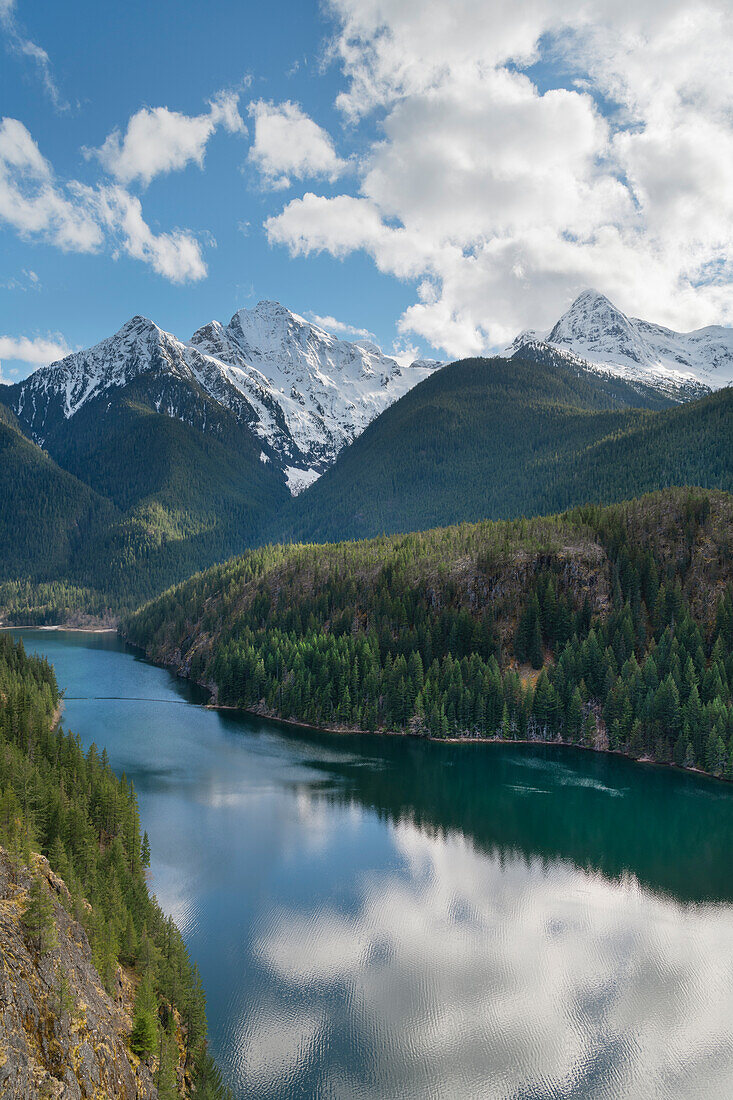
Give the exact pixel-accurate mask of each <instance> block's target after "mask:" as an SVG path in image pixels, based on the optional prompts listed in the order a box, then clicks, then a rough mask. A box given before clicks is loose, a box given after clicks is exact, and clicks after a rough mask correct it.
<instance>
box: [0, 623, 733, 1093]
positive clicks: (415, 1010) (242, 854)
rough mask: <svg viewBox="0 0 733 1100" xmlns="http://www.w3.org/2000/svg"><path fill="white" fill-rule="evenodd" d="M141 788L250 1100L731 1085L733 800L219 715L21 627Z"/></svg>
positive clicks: (126, 655)
mask: <svg viewBox="0 0 733 1100" xmlns="http://www.w3.org/2000/svg"><path fill="white" fill-rule="evenodd" d="M15 633H16V634H20V635H22V636H23V638H24V641H25V644H26V647H27V648H28V649H29V650H32V651H37V652H42V653H45V654H46V655H47V656H48V657H49V658H50V660H52V661H53V663H54V665H55V666H56V672H57V676H58V679H59V683H60V684H61V686H62V687H64V688H65V690H66V701H65V710H64V716H63V720H64V724H65V725H66V726H67V728H69V729H72V730H74V731H75V732H77V733H78V734H79V735H80V737H81V739H82V741H83V742H84V744H85V745H89V744H90V743H91V742H92V741H95V742H96V743H97V744H98V745H99V746H100V747H101V746H106V748H107V751H108V753H109V756H110V761H111V763H112V766H113V767H114V768H115V770H116V771H118V772H122V771H124V772H126V773H127V775H128V776H129V777H130V778H132V779H133V780H134V783H135V787H136V790H137V792H138V797H139V801H140V811H141V816H142V820H143V824H144V826H145V827H146V828H147V830H148V833H149V835H150V841H151V846H152V851H153V864H152V868H151V870H152V880H151V886H152V889H153V890H154V891H155V893H156V894H157V895H158V898H159V900H160V902H161V904H162V905H163V907H164V909H166V911H168V912H170V913H171V914H172V915H173V916H174V918H175V920H176V921H177V923H178V925H179V926H180V928H181V930H182V932H183V934H184V936H185V939H186V942H187V944H188V946H189V948H190V950H191V953H192V955H193V957H194V958H195V959H196V960H197V962H198V963H199V966H200V968H201V972H202V977H203V980H204V985H205V987H206V990H207V995H208V1004H209V1009H208V1014H209V1023H210V1033H211V1045H212V1050H213V1052H214V1054H215V1055H216V1057H217V1059H218V1060H219V1062H220V1064H221V1066H222V1068H223V1070H224V1073H225V1075H226V1077H227V1079H228V1080H229V1081H230V1083H231V1084H232V1087H233V1088H234V1090H235V1094H236V1095H237V1097H257V1098H260V1097H262V1098H264V1100H269V1098H273V1100H274V1098H281V1100H283V1098H286V1097H287V1098H296V1097H297V1098H301V1097H302V1098H305V1097H324V1098H325V1097H328V1098H334V1100H341V1098H345V1100H348V1098H351V1097H359V1098H367V1097H368V1098H372V1097H374V1098H376V1097H379V1098H390V1100H392V1098H394V1100H397V1098H406V1100H407V1098H410V1100H412V1098H426V1100H427V1098H430V1100H433V1098H442V1097H459V1098H473V1097H476V1098H477V1100H478V1098H480V1100H490V1098H494V1097H496V1098H502V1100H503V1098H508V1097H511V1098H516V1100H540V1098H542V1100H545V1098H547V1100H550V1098H552V1100H554V1098H561V1097H562V1098H566V1097H567V1098H570V1097H573V1098H583V1100H585V1098H599V1100H610V1098H614V1100H615V1098H621V1097H623V1098H634V1100H636V1098H640V1100H643V1098H647V1097H650V1098H651V1097H655V1098H656V1097H659V1098H660V1100H662V1098H664V1100H669V1098H682V1097H685V1098H687V1097H695V1098H705V1100H707V1098H718V1097H720V1098H727V1097H730V1096H733V861H732V859H731V851H732V843H731V842H732V841H733V789H732V788H729V787H728V786H726V785H723V784H719V783H715V782H713V781H710V780H705V779H702V778H698V777H695V776H691V775H686V774H682V773H678V772H675V771H672V770H669V769H662V768H655V767H651V766H643V765H638V764H633V763H631V762H630V761H626V760H623V759H620V758H613V757H604V756H598V755H595V754H591V753H584V752H582V751H581V750H562V749H559V748H555V749H553V748H549V747H541V746H540V747H537V748H533V747H525V746H510V745H509V746H507V745H440V744H425V743H423V742H419V741H416V740H412V739H403V738H386V737H357V736H340V735H328V734H319V733H316V732H310V731H304V730H300V729H298V730H297V731H296V730H291V729H289V728H287V727H284V726H278V725H276V724H273V723H269V722H265V721H261V720H259V719H255V718H250V717H246V716H232V715H227V714H223V713H217V712H213V711H210V710H207V709H205V708H204V707H203V706H201V703H202V702H203V700H202V697H201V695H200V693H198V692H197V691H196V689H193V688H191V687H190V686H188V685H186V684H185V683H183V682H181V681H177V680H176V679H175V678H173V677H172V676H170V675H169V674H168V673H167V672H165V671H164V670H161V669H157V668H154V667H152V666H151V665H149V664H147V663H145V662H144V661H141V660H139V659H138V658H136V657H135V656H134V655H133V653H132V652H131V651H129V650H128V649H126V647H125V646H124V645H123V644H122V643H120V642H119V641H118V640H117V639H116V638H115V637H113V636H112V635H88V634H79V633H73V632H55V633H51V632H40V631H16V632H15Z"/></svg>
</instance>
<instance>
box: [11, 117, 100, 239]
mask: <svg viewBox="0 0 733 1100" xmlns="http://www.w3.org/2000/svg"><path fill="white" fill-rule="evenodd" d="M0 220H2V221H5V222H7V223H8V224H9V225H11V226H12V227H13V228H14V229H16V230H17V231H18V232H19V233H20V234H21V236H25V237H34V236H35V237H41V238H42V239H44V240H46V241H49V242H50V243H51V244H54V245H56V246H57V247H58V248H61V249H63V250H64V251H70V252H93V251H95V250H96V249H97V248H99V246H100V244H101V241H102V234H101V231H100V228H99V225H98V224H97V223H96V221H95V219H94V218H93V216H92V215H91V213H90V211H89V210H88V209H86V208H85V206H84V204H82V203H79V202H78V200H77V199H76V198H75V196H74V195H73V193H70V192H69V190H68V189H64V188H63V187H61V186H59V184H58V183H57V181H56V180H55V178H54V174H53V171H52V169H51V166H50V164H49V163H48V161H47V160H46V159H45V158H44V157H43V155H42V154H41V151H40V149H39V148H38V146H37V145H36V143H35V141H34V140H33V138H32V137H31V135H30V133H29V131H28V130H27V128H26V127H25V126H24V125H23V123H22V122H19V121H18V120H17V119H14V118H4V119H3V120H2V122H0Z"/></svg>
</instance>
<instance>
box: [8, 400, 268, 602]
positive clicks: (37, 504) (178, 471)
mask: <svg viewBox="0 0 733 1100" xmlns="http://www.w3.org/2000/svg"><path fill="white" fill-rule="evenodd" d="M138 390H139V392H138ZM199 412H200V414H201V415H202V416H206V415H207V414H208V415H211V416H212V417H213V416H215V415H216V416H218V418H219V422H220V423H219V425H218V429H217V431H216V432H215V433H214V432H211V433H204V432H203V431H200V430H198V429H197V428H196V427H195V426H192V425H190V424H187V423H185V422H183V421H182V420H178V419H175V418H172V417H168V416H161V415H159V414H158V413H157V412H156V410H155V408H154V407H151V405H150V402H149V401H147V400H146V399H145V395H144V392H143V390H142V388H140V387H136V385H135V384H133V385H131V386H129V387H127V388H126V389H125V390H124V391H123V392H122V393H121V394H120V393H112V394H110V395H108V396H102V397H100V398H97V399H95V400H94V401H91V402H89V404H88V405H86V406H85V407H84V408H83V409H82V410H81V412H79V413H78V414H77V416H76V417H74V419H73V420H72V421H63V420H61V421H59V422H58V423H57V424H56V426H55V427H54V429H53V432H52V433H51V435H52V438H51V440H50V441H49V442H48V444H47V446H48V447H49V448H51V447H52V448H53V457H51V454H49V453H48V452H47V451H45V450H41V448H40V447H39V446H38V445H37V444H35V443H34V442H32V441H31V440H30V439H28V438H27V437H25V436H24V435H23V434H22V432H21V431H20V427H19V425H18V422H17V420H16V418H15V417H14V416H13V414H12V413H11V412H10V411H9V410H7V409H6V408H5V407H4V406H2V405H0V457H3V458H4V461H3V462H2V463H0V549H1V550H2V554H0V614H2V613H3V612H4V613H5V615H6V616H7V618H8V619H9V620H10V621H23V622H32V623H33V622H35V623H38V622H40V623H43V622H54V621H59V619H62V620H63V619H65V618H68V617H69V616H70V615H71V616H73V615H77V616H85V615H93V616H96V617H99V618H103V619H104V618H111V617H114V616H115V615H116V614H117V613H119V611H120V609H125V608H127V609H132V608H134V607H136V606H138V605H139V604H140V603H141V602H142V601H143V600H145V599H149V598H150V597H151V596H153V595H155V594H156V593H158V592H161V591H162V590H163V589H165V588H166V587H167V586H168V585H170V584H172V583H174V582H176V581H179V580H183V579H184V578H185V577H187V576H189V575H190V574H191V573H192V572H195V571H196V570H197V569H201V568H204V567H205V566H207V565H210V564H211V563H212V562H215V561H220V560H223V559H225V558H227V557H228V556H230V555H231V554H233V553H236V552H238V551H240V550H242V549H243V548H244V547H246V546H247V545H251V544H252V543H253V542H254V541H256V538H257V534H258V532H259V530H260V528H261V526H262V523H263V519H264V517H265V516H269V515H270V514H271V513H272V511H273V510H274V509H276V508H277V507H278V506H279V505H280V504H281V503H282V502H283V501H284V500H285V499H286V498H287V496H288V493H287V489H286V488H285V485H284V483H282V479H281V478H278V477H277V476H276V474H275V473H274V472H273V470H272V468H271V467H270V466H269V465H267V464H265V463H263V462H261V461H260V459H259V454H260V452H259V449H258V448H257V446H256V444H255V442H254V440H253V438H252V436H251V434H250V433H249V432H247V431H246V430H245V429H244V428H242V427H241V426H240V425H239V424H238V423H237V422H236V421H235V419H234V417H232V416H231V415H229V414H228V413H227V412H226V410H214V409H209V410H207V409H203V410H199Z"/></svg>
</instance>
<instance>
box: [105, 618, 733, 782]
mask: <svg viewBox="0 0 733 1100" xmlns="http://www.w3.org/2000/svg"><path fill="white" fill-rule="evenodd" d="M120 637H121V638H122V639H123V641H124V642H125V643H126V644H127V645H129V646H132V648H133V649H137V650H138V651H139V652H140V653H142V654H143V655H144V658H145V660H146V661H148V662H149V663H150V664H151V665H155V666H156V667H157V668H165V669H168V671H169V672H171V673H173V675H174V676H176V677H177V678H178V679H179V680H185V681H186V683H188V684H194V685H195V686H196V687H197V688H200V689H201V690H203V691H207V692H208V693H209V696H210V699H213V698H214V695H215V689H212V687H211V685H210V684H204V683H201V682H200V681H199V680H194V679H192V678H191V677H190V676H186V675H184V674H183V673H181V672H179V671H178V670H177V669H176V667H175V666H174V665H173V664H168V663H166V662H165V661H156V660H154V659H153V658H151V657H148V655H147V654H146V653H145V650H144V649H142V648H141V647H140V646H136V645H135V644H134V643H133V642H130V641H128V639H127V638H125V637H124V635H122V634H121V635H120ZM203 706H204V707H205V709H206V710H216V711H221V712H222V713H229V714H243V715H244V714H246V715H247V716H248V717H252V718H264V719H265V721H267V722H277V723H279V724H281V725H283V726H290V727H294V728H296V729H298V728H299V729H306V730H313V731H314V732H315V733H328V734H335V735H337V736H338V735H341V736H348V735H349V734H351V735H354V736H364V737H413V738H415V740H416V741H426V742H430V743H431V744H434V745H533V746H535V747H536V746H538V745H547V746H549V747H551V748H559V749H582V750H583V751H584V752H592V753H597V754H598V755H599V756H616V757H621V758H623V759H624V760H629V761H630V762H631V763H632V764H645V765H647V766H651V767H655V768H671V769H672V770H673V771H676V772H682V773H684V774H687V775H695V776H698V777H700V778H703V779H710V780H712V781H713V782H715V783H728V784H730V783H732V782H733V780H731V779H728V778H727V777H726V776H724V775H712V774H711V773H710V772H706V771H703V769H702V768H686V767H684V765H682V764H675V762H674V761H673V760H669V761H667V760H655V759H654V757H652V756H632V755H631V754H630V753H628V752H623V751H622V750H621V749H599V748H596V746H595V745H582V744H580V743H579V742H577V741H559V740H553V741H543V740H530V739H529V738H520V737H517V738H511V739H509V740H505V739H504V738H503V737H432V736H430V735H429V734H419V733H410V731H409V730H386V729H377V730H364V729H357V728H355V727H350V726H314V725H313V724H312V723H310V722H303V721H302V720H301V719H299V718H281V717H280V716H279V715H277V714H267V713H264V712H263V711H262V710H260V709H258V708H257V707H235V706H231V705H229V704H228V703H215V702H211V701H209V702H208V703H204V704H203Z"/></svg>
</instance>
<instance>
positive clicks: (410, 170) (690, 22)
mask: <svg viewBox="0 0 733 1100" xmlns="http://www.w3.org/2000/svg"><path fill="white" fill-rule="evenodd" d="M506 7H507V6H506V5H504V4H498V3H494V2H493V0H457V2H456V3H455V4H453V5H452V6H451V7H450V8H449V7H448V6H447V5H445V3H443V2H442V0H441V2H440V3H438V2H437V0H423V2H422V3H419V4H418V3H417V2H416V0H391V2H390V3H386V0H361V2H360V0H332V2H331V3H329V4H316V3H312V2H299V3H294V2H287V3H275V4H271V5H254V4H244V3H241V2H230V0H217V2H212V3H210V4H208V5H202V4H198V3H196V4H194V3H190V2H189V0H177V2H176V3H173V2H172V0H156V2H155V3H152V4H151V3H140V2H130V3H127V4H125V5H116V4H106V5H100V4H98V3H95V4H92V3H90V2H87V0H78V2H77V3H75V4H74V5H73V9H72V8H70V7H69V5H63V4H52V3H50V2H44V3H36V4H30V3H29V2H28V0H0V38H2V39H3V42H4V51H3V53H2V54H0V56H1V57H2V65H0V115H2V117H3V118H5V119H7V120H10V122H8V123H7V125H6V124H4V125H5V129H4V130H3V131H0V242H1V251H0V363H1V365H0V372H2V374H1V376H2V377H3V378H4V379H5V380H14V379H15V378H18V377H22V376H23V375H24V374H27V373H28V372H29V371H30V370H31V369H33V366H34V365H37V364H38V363H39V362H42V361H44V356H45V358H46V359H48V357H49V355H50V354H51V352H52V351H53V350H54V349H63V348H70V349H74V348H78V347H82V346H87V345H89V344H90V343H93V342H95V341H97V340H99V339H101V338H103V337H104V336H106V335H109V334H110V333H111V332H113V331H115V330H116V329H117V328H118V327H119V326H120V325H121V324H122V323H123V322H124V321H125V320H126V319H127V318H128V317H130V316H132V315H133V314H135V313H143V314H145V315H147V316H149V317H151V318H152V319H153V320H155V321H156V322H157V323H158V324H159V325H161V326H162V327H163V328H166V329H168V330H169V331H172V332H174V333H175V334H176V335H177V336H179V337H180V338H183V339H186V338H188V337H189V336H190V334H191V333H192V332H193V330H194V329H195V328H197V327H198V326H199V325H201V324H203V323H205V322H206V321H208V320H210V319H211V318H213V317H216V318H218V319H220V320H224V321H226V320H228V318H229V317H230V315H231V314H232V313H233V312H234V310H235V309H236V308H238V307H240V306H246V305H252V304H254V303H255V302H256V301H257V300H258V299H260V298H276V299H278V300H280V301H282V302H284V303H285V304H286V305H288V306H289V307H290V308H292V309H294V310H295V311H297V312H299V313H302V314H305V315H306V316H313V317H332V318H335V319H336V320H337V321H338V322H340V323H341V325H343V326H354V327H355V328H357V329H364V330H366V331H368V332H371V333H373V334H374V335H375V336H376V338H377V341H378V342H379V343H380V344H381V345H382V346H383V347H384V348H385V349H386V350H392V349H393V347H395V346H396V347H397V348H401V349H405V348H412V349H414V350H415V352H416V353H421V354H422V353H433V354H438V355H440V356H441V357H449V356H457V355H461V354H471V353H475V352H478V351H485V350H490V349H491V348H495V347H497V346H500V345H501V344H503V343H504V342H506V341H507V340H508V339H510V338H511V337H512V336H513V335H514V334H515V333H516V331H518V330H519V329H520V328H523V327H527V326H538V327H542V326H545V325H549V324H550V323H552V321H553V320H554V319H555V317H556V316H557V315H558V314H559V312H560V311H561V310H562V309H563V308H565V307H566V306H567V305H568V304H569V303H570V301H572V298H573V297H574V296H575V294H577V293H578V292H580V291H581V290H582V289H584V288H585V287H587V286H589V285H593V286H596V287H597V289H599V290H601V291H603V292H604V293H607V294H608V295H609V297H612V298H613V299H614V301H616V302H617V304H618V305H619V306H620V307H621V308H624V309H626V310H628V311H630V312H634V313H636V314H637V315H641V316H647V317H648V318H649V319H651V320H657V321H661V322H663V323H668V324H674V325H675V327H678V328H692V327H696V326H697V325H703V324H710V323H715V322H721V323H725V322H730V320H731V319H732V313H731V306H732V299H731V267H730V260H729V257H730V255H731V254H732V252H731V244H732V243H733V229H732V226H733V199H732V198H731V196H732V195H733V167H732V165H733V155H731V154H733V136H732V132H731V124H730V114H729V110H728V108H727V107H726V94H725V87H726V79H727V78H728V76H729V74H730V57H731V55H732V54H733V48H732V46H733V35H732V33H731V16H730V12H729V11H728V8H727V5H726V4H723V3H719V4H718V3H715V2H712V3H710V4H708V5H704V6H703V7H702V8H701V9H700V10H699V11H698V12H696V13H692V12H690V10H689V8H688V6H687V5H685V4H677V3H675V2H674V0H666V2H664V3H660V2H658V0H657V2H655V0H639V2H638V3H637V4H635V5H633V8H632V6H631V5H630V6H629V10H627V9H626V8H625V6H624V5H619V4H611V3H610V2H609V3H605V2H604V0H591V2H589V3H580V2H578V3H577V4H576V3H574V2H572V0H568V2H565V3H560V2H559V0H547V2H546V3H539V2H537V3H535V2H534V0H525V2H524V3H523V4H521V5H519V6H517V7H516V9H515V10H514V11H507V10H506ZM727 86H728V87H729V86H730V83H729V82H728V85H727ZM212 103H213V104H214V106H213V107H212V106H211V104H212ZM258 105H259V106H258ZM151 112H162V114H159V115H153V114H151ZM197 119H198V120H199V121H198V123H197V121H196V120H197ZM151 120H154V121H155V123H156V125H159V127H160V129H159V134H160V138H159V139H158V138H156V133H157V131H155V130H154V129H153V130H151V127H150V126H149V125H148V124H149V123H151ZM201 120H203V121H201ZM207 120H210V122H209V121H207ZM197 125H198V126H199V127H201V126H203V127H204V128H206V127H207V126H208V127H209V131H207V132H206V134H205V136H204V137H203V138H201V139H200V140H199V141H198V144H196V140H197V139H196V138H195V134H194V131H195V130H196V127H197ZM135 126H137V127H138V129H137V130H136V129H135ZM146 127H147V129H146ZM176 127H178V130H179V131H180V133H181V134H183V135H184V136H185V141H184V145H185V147H186V148H187V149H188V150H189V151H188V152H183V153H181V152H180V149H178V147H177V145H176V140H175V133H174V132H176ZM115 133H117V137H115ZM110 135H112V136H111V137H110ZM167 142H170V143H171V145H170V147H168V145H167V144H166V143H167ZM187 142H188V143H189V144H186V143H187ZM190 142H193V145H191V144H190ZM105 143H106V144H105ZM103 147H104V150H105V151H104V152H102V153H99V150H101V149H102V148H103ZM94 150H97V152H96V153H95V152H94ZM192 150H193V151H192ZM135 217H137V221H135V226H134V228H133V229H130V224H131V223H129V222H128V221H127V220H126V219H128V218H132V219H133V220H134V219H135ZM80 225H81V229H79V226H80ZM69 226H71V228H72V230H73V234H72V236H73V239H72V238H70V237H69V232H70V230H69ZM77 230H78V232H77ZM74 234H75V235H74ZM344 331H345V329H344ZM14 352H15V353H17V354H14ZM21 356H24V358H23V357H21Z"/></svg>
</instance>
